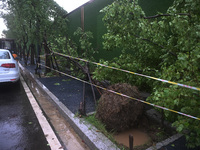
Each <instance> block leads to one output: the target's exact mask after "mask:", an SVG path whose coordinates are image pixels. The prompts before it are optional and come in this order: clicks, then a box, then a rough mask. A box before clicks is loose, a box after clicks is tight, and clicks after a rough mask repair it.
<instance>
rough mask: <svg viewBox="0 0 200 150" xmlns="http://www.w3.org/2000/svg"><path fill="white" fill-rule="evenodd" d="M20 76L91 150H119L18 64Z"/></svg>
mask: <svg viewBox="0 0 200 150" xmlns="http://www.w3.org/2000/svg"><path fill="white" fill-rule="evenodd" d="M20 69H21V74H22V76H23V77H24V80H25V81H26V82H27V84H28V86H29V87H31V88H35V89H37V91H39V92H42V93H43V94H44V95H45V96H46V97H47V98H48V99H49V100H51V101H52V102H53V104H54V105H55V106H56V107H57V108H58V110H59V111H60V113H61V114H62V115H63V116H64V117H65V118H66V119H67V121H68V122H69V123H70V125H71V126H72V127H73V129H74V130H75V132H76V133H77V134H78V135H79V136H80V137H81V138H82V139H83V141H84V142H85V143H86V144H87V145H88V147H89V148H90V149H91V150H95V149H98V150H106V149H109V150H119V148H118V147H117V146H116V145H115V144H114V143H112V142H111V141H110V140H109V139H108V138H107V137H106V136H105V135H104V134H102V133H100V132H97V129H96V128H95V127H94V126H92V125H91V124H88V123H87V122H85V121H84V120H83V119H81V118H77V117H75V114H73V113H72V112H71V111H70V110H69V109H68V108H67V107H66V106H65V105H64V104H63V103H62V102H60V101H59V99H58V98H57V97H56V96H55V95H54V94H53V93H52V92H51V91H49V90H48V88H47V87H46V86H44V85H43V84H42V83H41V82H40V81H39V80H38V79H37V78H36V77H35V76H34V75H33V74H32V73H31V72H29V71H28V70H27V69H26V68H25V67H23V66H22V65H21V64H20ZM182 136H183V135H181V134H175V135H173V136H171V137H170V138H168V139H166V140H164V141H162V142H159V143H157V144H156V145H155V146H151V147H149V148H148V149H146V150H155V149H156V150H157V149H160V148H162V147H163V146H167V145H169V144H170V143H172V142H174V141H175V140H177V139H179V138H180V137H182Z"/></svg>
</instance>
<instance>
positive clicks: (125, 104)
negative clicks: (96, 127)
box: [96, 83, 144, 131]
mask: <svg viewBox="0 0 200 150" xmlns="http://www.w3.org/2000/svg"><path fill="white" fill-rule="evenodd" d="M108 89H109V90H113V91H116V92H119V93H122V94H125V95H127V96H130V97H133V98H137V99H140V98H141V97H140V94H139V91H138V88H137V87H135V86H131V85H129V84H127V83H121V84H115V85H111V86H109V87H108ZM143 110H144V106H143V103H141V102H138V101H136V100H133V99H129V98H126V97H123V96H120V95H117V94H114V93H111V92H109V91H105V92H104V93H103V94H102V96H101V98H100V100H99V104H98V108H97V112H96V118H97V119H99V120H101V121H102V122H103V123H104V124H105V125H106V128H107V129H108V130H114V131H123V130H126V129H129V128H131V127H135V126H137V125H138V124H139V119H140V117H141V116H142V115H143Z"/></svg>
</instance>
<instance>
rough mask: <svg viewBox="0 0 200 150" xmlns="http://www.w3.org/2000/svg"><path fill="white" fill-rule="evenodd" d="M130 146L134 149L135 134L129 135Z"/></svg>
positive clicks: (131, 149)
mask: <svg viewBox="0 0 200 150" xmlns="http://www.w3.org/2000/svg"><path fill="white" fill-rule="evenodd" d="M129 148H130V150H133V135H129Z"/></svg>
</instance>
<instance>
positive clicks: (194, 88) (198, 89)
mask: <svg viewBox="0 0 200 150" xmlns="http://www.w3.org/2000/svg"><path fill="white" fill-rule="evenodd" d="M53 53H54V54H57V55H60V56H63V57H68V58H72V59H76V60H80V61H84V62H88V63H92V64H95V65H98V66H103V67H106V68H110V69H114V70H118V71H122V72H126V73H130V74H133V75H137V76H142V77H145V78H149V79H153V80H157V81H160V82H164V83H169V84H173V85H178V86H181V87H184V88H189V89H193V90H197V91H200V88H198V87H194V86H189V85H185V84H181V83H176V82H172V81H168V80H164V79H159V78H155V77H151V76H147V75H143V74H140V73H136V72H132V71H128V70H124V69H120V68H116V67H111V66H107V65H104V64H100V63H96V62H92V61H88V60H85V59H82V58H77V57H73V56H69V55H65V54H60V53H57V52H53Z"/></svg>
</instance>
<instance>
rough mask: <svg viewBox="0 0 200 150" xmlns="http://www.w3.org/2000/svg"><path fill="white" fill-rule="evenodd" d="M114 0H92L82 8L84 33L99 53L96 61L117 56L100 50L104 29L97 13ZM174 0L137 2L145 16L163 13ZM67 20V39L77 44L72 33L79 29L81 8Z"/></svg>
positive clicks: (143, 0) (101, 15)
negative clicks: (91, 35)
mask: <svg viewBox="0 0 200 150" xmlns="http://www.w3.org/2000/svg"><path fill="white" fill-rule="evenodd" d="M113 1H114V0H94V1H93V2H91V3H87V4H86V5H85V6H84V13H85V25H84V26H85V31H91V32H92V33H93V36H94V39H93V40H92V43H93V47H94V48H95V49H97V50H98V51H99V53H98V54H96V55H95V58H96V59H101V58H103V59H106V60H109V59H112V58H113V57H116V56H119V54H120V50H114V51H111V52H109V51H106V50H104V49H103V48H102V41H103V39H102V36H103V34H104V33H105V32H106V28H105V26H104V25H103V22H102V18H103V15H104V14H103V13H100V12H99V11H100V10H101V9H102V8H104V7H105V6H107V5H109V4H111V3H112V2H113ZM173 1H174V0H139V4H140V6H141V7H142V9H143V10H144V11H145V13H146V15H147V16H151V15H155V14H156V13H157V12H163V13H165V12H166V10H167V9H168V7H169V6H170V5H172V3H173ZM68 19H69V24H68V27H69V37H70V38H72V39H73V41H75V42H76V43H78V39H76V37H74V35H73V34H74V32H75V31H76V29H77V28H78V27H81V8H78V9H76V10H75V11H73V12H71V13H70V14H69V15H68Z"/></svg>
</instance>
